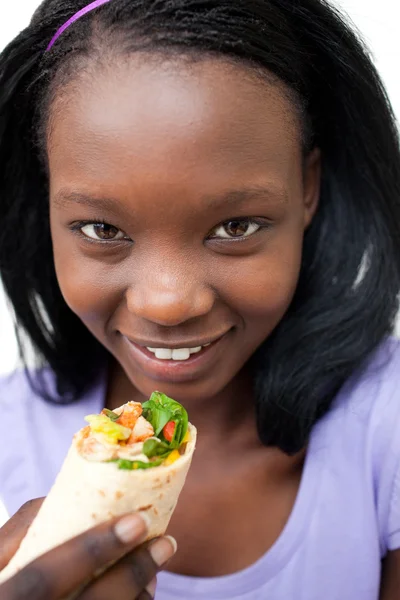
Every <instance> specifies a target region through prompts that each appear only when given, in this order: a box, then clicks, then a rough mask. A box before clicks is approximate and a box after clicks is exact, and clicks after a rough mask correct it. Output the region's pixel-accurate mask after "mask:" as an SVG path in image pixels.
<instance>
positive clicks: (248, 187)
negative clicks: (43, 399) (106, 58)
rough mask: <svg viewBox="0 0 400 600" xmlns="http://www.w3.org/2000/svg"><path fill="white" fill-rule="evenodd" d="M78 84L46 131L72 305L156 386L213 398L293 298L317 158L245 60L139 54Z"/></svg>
mask: <svg viewBox="0 0 400 600" xmlns="http://www.w3.org/2000/svg"><path fill="white" fill-rule="evenodd" d="M76 83H77V82H75V85H71V86H70V87H69V88H67V89H64V90H63V94H62V95H60V97H59V98H58V99H56V100H55V103H54V104H53V108H52V116H51V122H50V127H49V141H48V154H49V168H50V202H51V231H52V238H53V244H54V257H55V265H56V271H57V277H58V281H59V284H60V288H61V291H62V294H63V296H64V298H65V301H66V302H67V304H68V305H69V307H70V308H71V309H72V311H73V312H74V313H75V314H76V315H77V316H78V317H79V318H80V319H81V320H82V322H83V323H84V324H85V325H86V326H87V327H88V329H89V330H90V331H91V332H92V333H93V335H94V336H95V337H96V338H97V339H98V340H99V341H100V342H101V343H102V344H103V345H104V346H105V347H106V348H107V349H108V350H109V351H110V352H111V354H112V355H114V357H115V358H116V359H117V361H118V362H119V363H120V364H121V365H122V367H123V369H124V370H125V372H126V374H127V376H128V377H129V379H130V380H131V382H132V383H133V384H134V386H135V387H136V388H137V389H138V390H139V391H140V392H141V393H142V394H143V395H145V396H148V395H149V394H150V393H151V392H153V391H154V390H155V389H161V390H162V391H163V392H164V393H166V394H168V395H170V396H172V397H174V398H176V399H178V400H184V399H186V400H189V399H190V398H191V397H196V398H203V397H204V398H205V397H211V396H214V395H215V394H217V393H219V392H220V391H222V390H223V389H224V388H225V386H227V384H228V383H229V382H231V381H232V380H233V379H234V378H235V377H236V376H237V375H238V374H239V372H240V371H241V370H242V368H243V366H244V365H245V363H246V362H247V361H248V359H249V358H250V356H251V355H252V354H253V353H254V351H255V350H256V349H257V348H258V346H260V344H261V343H262V342H263V341H264V340H265V339H266V338H267V337H268V336H269V335H270V333H271V332H272V330H273V329H274V328H275V327H276V325H277V324H278V323H279V321H280V320H281V319H282V317H283V315H284V313H285V312H286V310H287V308H288V307H289V304H290V302H291V300H292V297H293V294H294V291H295V288H296V285H297V281H298V276H299V270H300V261H301V252H302V242H303V235H304V230H305V228H306V227H307V225H308V224H309V223H310V220H311V218H312V216H313V213H314V212H315V209H316V205H317V199H318V192H319V190H318V185H319V165H318V156H317V154H314V155H313V156H311V157H310V158H309V160H308V161H307V164H306V167H305V168H304V162H303V156H302V152H301V140H300V138H301V134H300V126H299V123H298V117H297V113H296V111H295V109H294V108H293V107H292V106H291V103H290V101H289V100H288V99H287V97H286V96H285V94H284V92H283V88H281V87H280V85H278V84H275V85H273V84H268V83H266V82H262V81H261V80H260V79H257V78H256V77H255V76H254V75H252V74H251V73H250V72H249V71H248V70H246V69H245V68H244V67H240V66H235V65H233V64H230V63H227V62H222V61H217V60H204V61H203V62H198V63H195V64H188V63H184V62H183V61H182V62H179V61H176V62H171V61H170V62H161V60H160V61H155V60H153V61H151V60H148V61H147V60H145V59H144V58H143V55H141V56H139V55H138V56H136V57H133V58H131V59H129V60H127V61H126V62H125V63H124V64H122V65H119V66H118V67H116V66H113V67H112V68H111V67H110V68H109V69H108V70H107V69H104V68H102V69H100V67H99V69H98V71H97V72H96V70H95V69H94V70H93V69H92V70H91V71H90V75H89V74H88V73H87V74H85V75H83V76H81V77H80V80H79V82H78V83H79V84H78V85H76ZM77 343H78V342H77ZM208 344H211V345H208ZM200 348H201V350H200Z"/></svg>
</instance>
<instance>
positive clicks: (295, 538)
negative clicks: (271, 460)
mask: <svg viewBox="0 0 400 600" xmlns="http://www.w3.org/2000/svg"><path fill="white" fill-rule="evenodd" d="M322 426H323V422H320V423H318V424H317V425H316V426H315V427H314V430H313V433H312V435H311V438H310V443H309V447H308V450H307V454H306V458H305V463H304V468H303V473H302V477H301V481H300V486H299V490H298V493H297V497H296V500H295V503H294V506H293V509H292V512H291V514H290V516H289V519H288V521H287V523H286V525H285V527H284V528H283V531H282V533H281V535H280V536H279V537H278V539H277V540H276V541H275V543H274V544H273V545H272V547H271V548H270V549H269V550H268V551H267V552H266V553H265V554H264V555H263V556H262V557H261V558H260V559H259V560H257V561H256V562H255V563H253V564H252V565H251V566H249V567H247V568H245V569H242V570H241V571H237V572H236V573H233V574H230V575H223V576H220V577H191V576H187V575H178V574H176V573H169V572H166V571H164V572H162V573H160V575H159V577H158V580H159V584H158V585H159V589H160V590H162V591H164V592H169V593H170V594H172V595H173V596H174V597H176V598H187V595H188V590H190V597H191V598H207V599H209V598H218V599H231V598H234V597H235V596H239V595H243V594H246V593H248V592H251V591H254V590H256V589H259V588H260V587H261V586H262V585H265V584H266V583H267V582H268V581H270V580H271V579H273V578H274V577H276V576H277V575H278V573H279V572H280V571H281V569H283V568H284V567H285V566H286V565H287V564H288V563H289V562H290V560H291V559H292V557H293V556H294V555H295V553H296V551H297V550H298V549H299V547H300V545H301V544H302V543H303V542H304V540H305V538H306V536H307V531H306V530H307V528H309V526H310V522H311V520H312V518H313V514H314V512H315V508H316V506H317V504H318V495H319V493H320V490H321V488H322V474H323V468H324V465H325V460H324V457H325V449H326V445H327V444H326V441H325V442H324V440H323V438H324V436H321V435H318V432H319V429H320V428H321V427H322Z"/></svg>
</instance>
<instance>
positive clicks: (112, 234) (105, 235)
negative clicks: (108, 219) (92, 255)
mask: <svg viewBox="0 0 400 600" xmlns="http://www.w3.org/2000/svg"><path fill="white" fill-rule="evenodd" d="M80 229H81V232H82V233H83V235H85V236H86V237H88V238H90V239H92V240H102V241H104V240H105V241H107V240H123V239H125V237H126V236H125V234H124V232H123V231H121V230H120V229H118V227H114V226H113V225H108V223H90V224H88V225H84V226H83V227H81V228H80Z"/></svg>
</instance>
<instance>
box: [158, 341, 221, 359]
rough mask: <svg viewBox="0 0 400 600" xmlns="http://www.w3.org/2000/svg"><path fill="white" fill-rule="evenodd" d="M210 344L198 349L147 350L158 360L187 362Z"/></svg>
mask: <svg viewBox="0 0 400 600" xmlns="http://www.w3.org/2000/svg"><path fill="white" fill-rule="evenodd" d="M209 345H210V344H204V346H197V347H196V348H176V349H172V348H147V350H149V351H150V352H153V354H155V355H156V358H158V359H160V360H187V359H188V358H190V355H191V354H196V353H197V352H200V351H201V350H202V349H203V348H205V347H206V346H209Z"/></svg>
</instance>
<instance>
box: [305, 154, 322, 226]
mask: <svg viewBox="0 0 400 600" xmlns="http://www.w3.org/2000/svg"><path fill="white" fill-rule="evenodd" d="M320 191H321V151H320V149H319V148H314V150H312V151H311V152H310V154H309V155H308V156H307V158H306V160H305V164H304V228H305V229H307V227H308V226H309V225H310V223H311V221H312V219H313V217H314V215H315V213H316V211H317V208H318V204H319V196H320Z"/></svg>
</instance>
